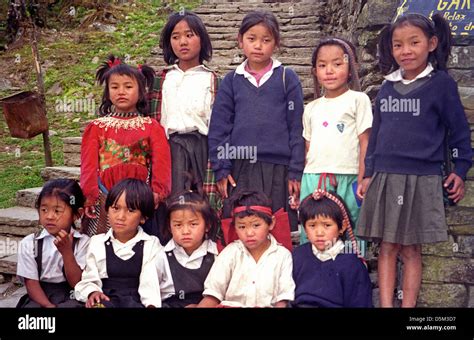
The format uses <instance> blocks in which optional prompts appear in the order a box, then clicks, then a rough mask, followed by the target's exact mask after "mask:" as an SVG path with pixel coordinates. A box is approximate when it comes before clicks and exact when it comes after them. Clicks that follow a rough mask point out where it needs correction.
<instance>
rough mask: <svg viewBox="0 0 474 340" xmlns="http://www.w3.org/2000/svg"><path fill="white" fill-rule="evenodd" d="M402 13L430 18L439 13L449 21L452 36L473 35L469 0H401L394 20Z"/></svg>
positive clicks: (472, 20)
mask: <svg viewBox="0 0 474 340" xmlns="http://www.w3.org/2000/svg"><path fill="white" fill-rule="evenodd" d="M404 13H419V14H423V15H426V16H427V17H430V18H431V16H432V15H433V14H436V13H441V14H442V15H443V17H444V18H445V19H446V20H447V21H448V22H449V25H450V26H451V31H452V33H453V35H454V36H457V37H468V36H474V9H473V8H471V0H401V1H400V5H399V6H398V9H397V14H396V16H395V18H394V21H395V20H396V19H397V18H398V17H399V16H400V15H402V14H404Z"/></svg>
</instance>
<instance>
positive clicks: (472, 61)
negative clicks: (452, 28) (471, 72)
mask: <svg viewBox="0 0 474 340" xmlns="http://www.w3.org/2000/svg"><path fill="white" fill-rule="evenodd" d="M448 67H449V68H466V69H469V68H471V69H472V68H474V46H453V48H452V49H451V58H449V62H448Z"/></svg>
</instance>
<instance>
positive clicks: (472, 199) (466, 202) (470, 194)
mask: <svg viewBox="0 0 474 340" xmlns="http://www.w3.org/2000/svg"><path fill="white" fill-rule="evenodd" d="M464 187H465V190H466V194H465V196H464V198H463V199H462V201H460V202H459V203H458V206H460V207H470V208H474V181H466V182H464Z"/></svg>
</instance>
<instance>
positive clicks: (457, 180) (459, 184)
mask: <svg viewBox="0 0 474 340" xmlns="http://www.w3.org/2000/svg"><path fill="white" fill-rule="evenodd" d="M451 183H452V184H453V185H452V188H451V189H447V191H448V194H450V195H449V196H448V197H449V198H450V199H452V200H453V201H454V203H458V202H459V201H460V200H462V199H463V198H464V193H465V189H464V181H463V180H462V178H461V177H459V176H458V175H456V174H455V173H454V172H452V173H451V174H450V175H449V176H448V178H447V179H446V181H444V187H445V188H448V187H449V186H450V185H451Z"/></svg>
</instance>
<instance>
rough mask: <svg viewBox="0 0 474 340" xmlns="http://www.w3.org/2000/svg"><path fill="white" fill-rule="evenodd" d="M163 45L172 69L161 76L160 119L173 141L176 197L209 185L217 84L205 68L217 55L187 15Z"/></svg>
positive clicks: (176, 17)
mask: <svg viewBox="0 0 474 340" xmlns="http://www.w3.org/2000/svg"><path fill="white" fill-rule="evenodd" d="M160 45H161V48H162V49H163V55H164V59H165V62H166V64H167V65H169V67H168V68H167V69H165V70H164V72H163V73H162V80H161V81H162V90H161V118H160V117H157V119H158V120H159V121H160V122H161V125H163V127H164V129H165V132H166V136H167V137H168V138H169V143H170V148H171V158H172V162H171V164H172V178H173V181H172V193H173V194H176V193H178V192H182V191H183V190H190V189H192V188H193V187H194V188H196V189H197V190H201V189H202V188H203V184H204V182H206V170H207V166H208V145H207V134H208V131H209V120H210V117H211V106H212V102H213V100H214V93H215V90H216V85H217V76H216V74H215V73H214V72H213V71H212V70H210V69H209V68H208V67H206V66H205V65H203V62H204V61H210V60H211V57H212V46H211V40H210V38H209V34H208V33H207V30H206V27H205V26H204V23H203V22H202V20H201V19H200V18H199V17H198V16H197V15H196V14H194V13H192V12H188V11H184V12H179V13H174V14H172V15H171V16H170V17H169V19H168V22H167V23H166V25H165V27H164V28H163V30H162V32H161V40H160ZM187 174H191V176H187ZM191 180H192V181H193V182H194V183H191ZM204 189H205V188H204Z"/></svg>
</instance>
